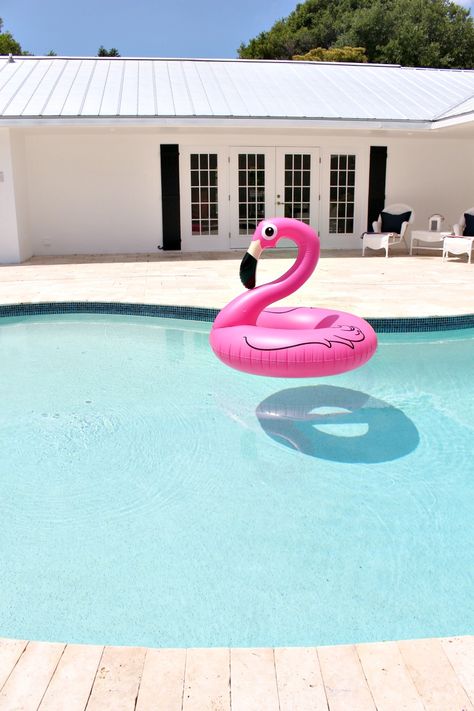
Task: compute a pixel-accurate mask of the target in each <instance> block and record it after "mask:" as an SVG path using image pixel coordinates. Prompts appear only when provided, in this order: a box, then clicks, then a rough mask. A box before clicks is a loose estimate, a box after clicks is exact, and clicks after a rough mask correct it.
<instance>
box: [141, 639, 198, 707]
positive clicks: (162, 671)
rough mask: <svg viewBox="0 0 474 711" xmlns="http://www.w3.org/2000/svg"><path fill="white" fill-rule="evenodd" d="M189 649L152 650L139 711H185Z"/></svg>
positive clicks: (145, 671)
mask: <svg viewBox="0 0 474 711" xmlns="http://www.w3.org/2000/svg"><path fill="white" fill-rule="evenodd" d="M185 666H186V650H185V649H148V650H147V653H146V657H145V665H144V667H143V674H142V680H141V684H140V689H139V692H138V699H137V707H136V711H150V709H159V711H181V708H182V701H183V691H184V672H185Z"/></svg>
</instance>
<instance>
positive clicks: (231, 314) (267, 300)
mask: <svg viewBox="0 0 474 711" xmlns="http://www.w3.org/2000/svg"><path fill="white" fill-rule="evenodd" d="M295 241H296V240H295ZM297 245H298V254H297V257H296V260H295V263H294V264H293V265H292V266H291V267H290V269H288V271H286V272H285V273H284V274H283V275H282V276H281V277H279V278H278V279H275V280H274V281H272V282H270V283H269V284H262V286H258V287H256V288H255V289H252V290H251V291H247V292H245V293H244V294H241V295H240V296H237V297H236V298H235V299H233V300H232V301H231V302H230V303H229V304H228V305H227V306H226V307H225V308H223V309H222V311H221V312H220V313H219V314H218V316H217V318H216V320H215V321H214V328H226V327H229V326H241V325H248V326H255V324H256V323H257V319H258V317H259V315H260V314H261V312H262V311H263V310H264V309H265V308H267V306H270V304H273V303H275V302H276V301H280V300H281V299H284V298H285V297H286V296H289V295H290V294H293V293H294V292H295V291H296V290H297V289H299V288H300V287H301V286H302V285H303V284H304V283H305V282H306V281H307V280H308V279H309V277H310V276H311V274H312V273H313V271H314V269H315V267H316V264H317V263H318V259H319V244H316V242H314V243H311V244H307V243H306V244H302V243H300V242H297Z"/></svg>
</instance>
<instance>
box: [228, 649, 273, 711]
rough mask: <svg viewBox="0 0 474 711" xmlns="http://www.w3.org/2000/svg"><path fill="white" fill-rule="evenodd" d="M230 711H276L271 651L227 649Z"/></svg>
mask: <svg viewBox="0 0 474 711" xmlns="http://www.w3.org/2000/svg"><path fill="white" fill-rule="evenodd" d="M230 668H231V694H232V711H278V710H279V702H278V690H277V681H276V673H275V660H274V655H273V649H268V648H262V649H231V650H230Z"/></svg>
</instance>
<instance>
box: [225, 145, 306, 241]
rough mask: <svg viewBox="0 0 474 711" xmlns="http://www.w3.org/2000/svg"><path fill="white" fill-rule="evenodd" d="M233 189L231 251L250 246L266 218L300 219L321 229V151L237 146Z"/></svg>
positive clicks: (232, 162)
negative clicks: (259, 225)
mask: <svg viewBox="0 0 474 711" xmlns="http://www.w3.org/2000/svg"><path fill="white" fill-rule="evenodd" d="M229 190H230V246H231V248H242V247H246V246H247V245H248V243H249V240H250V238H251V236H252V234H253V232H254V230H255V227H256V226H257V224H258V222H259V221H260V220H262V219H263V218H271V217H294V218H296V219H298V220H302V221H303V222H306V223H307V224H310V225H311V226H312V227H314V228H315V229H317V227H318V216H319V215H318V212H319V150H318V148H311V149H307V148H291V147H288V148H286V147H285V148H250V147H235V148H232V149H231V151H230V160H229ZM285 242H286V240H283V241H281V242H279V243H278V246H279V247H287V246H289V244H290V243H288V242H286V244H285ZM291 244H292V243H291Z"/></svg>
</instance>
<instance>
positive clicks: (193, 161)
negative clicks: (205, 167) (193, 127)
mask: <svg viewBox="0 0 474 711" xmlns="http://www.w3.org/2000/svg"><path fill="white" fill-rule="evenodd" d="M197 168H199V156H198V154H197V153H191V170H197Z"/></svg>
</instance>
